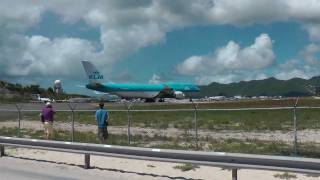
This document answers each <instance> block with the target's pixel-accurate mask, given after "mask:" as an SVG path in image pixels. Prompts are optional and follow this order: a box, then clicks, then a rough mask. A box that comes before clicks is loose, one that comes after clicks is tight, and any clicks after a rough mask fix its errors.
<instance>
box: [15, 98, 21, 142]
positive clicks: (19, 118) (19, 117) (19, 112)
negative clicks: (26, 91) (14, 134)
mask: <svg viewBox="0 0 320 180" xmlns="http://www.w3.org/2000/svg"><path fill="white" fill-rule="evenodd" d="M15 105H16V108H17V111H18V137H21V132H20V131H21V109H22V106H19V104H15Z"/></svg>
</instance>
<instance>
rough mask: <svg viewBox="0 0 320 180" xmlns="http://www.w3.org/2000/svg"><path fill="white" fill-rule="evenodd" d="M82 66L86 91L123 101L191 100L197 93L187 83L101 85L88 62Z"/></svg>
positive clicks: (99, 75)
mask: <svg viewBox="0 0 320 180" xmlns="http://www.w3.org/2000/svg"><path fill="white" fill-rule="evenodd" d="M82 65H83V67H84V69H85V71H86V74H87V77H88V79H89V84H87V85H86V87H87V88H88V89H91V90H95V91H99V92H104V93H109V94H114V95H117V96H119V97H121V98H124V99H133V98H142V99H146V101H155V99H156V98H160V99H163V98H176V99H184V98H187V97H189V98H191V97H192V96H193V95H194V94H195V93H197V92H199V90H200V89H199V87H198V86H196V85H194V84H187V83H163V84H115V83H102V81H103V80H104V76H103V75H102V74H101V73H100V72H99V71H98V70H97V68H96V67H95V66H94V65H93V64H92V63H91V62H89V61H82Z"/></svg>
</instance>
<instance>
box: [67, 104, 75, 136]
mask: <svg viewBox="0 0 320 180" xmlns="http://www.w3.org/2000/svg"><path fill="white" fill-rule="evenodd" d="M68 106H69V108H70V110H71V117H72V124H71V126H72V127H71V142H73V141H74V110H75V108H76V106H77V104H71V103H69V104H68Z"/></svg>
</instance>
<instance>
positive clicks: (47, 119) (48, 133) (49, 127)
mask: <svg viewBox="0 0 320 180" xmlns="http://www.w3.org/2000/svg"><path fill="white" fill-rule="evenodd" d="M54 114H55V111H54V110H53V108H52V105H51V103H50V102H47V103H46V107H44V108H43V109H42V113H41V121H42V123H43V127H44V136H43V137H44V139H47V140H48V139H49V138H51V137H52V136H53V116H54Z"/></svg>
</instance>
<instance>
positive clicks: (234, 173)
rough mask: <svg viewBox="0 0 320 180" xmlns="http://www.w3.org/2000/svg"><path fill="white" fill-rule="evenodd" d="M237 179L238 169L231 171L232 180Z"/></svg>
mask: <svg viewBox="0 0 320 180" xmlns="http://www.w3.org/2000/svg"><path fill="white" fill-rule="evenodd" d="M237 179H238V169H232V180H237Z"/></svg>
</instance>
